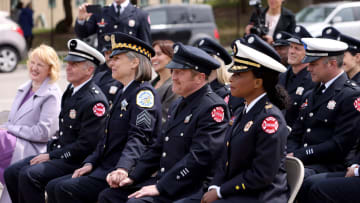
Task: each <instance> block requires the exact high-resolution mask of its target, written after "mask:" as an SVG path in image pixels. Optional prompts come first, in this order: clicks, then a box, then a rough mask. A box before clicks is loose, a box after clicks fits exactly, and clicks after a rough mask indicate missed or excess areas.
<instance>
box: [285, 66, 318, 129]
mask: <svg viewBox="0 0 360 203" xmlns="http://www.w3.org/2000/svg"><path fill="white" fill-rule="evenodd" d="M306 69H307V68H304V69H302V70H301V71H300V72H298V74H296V75H295V74H294V73H293V71H292V68H291V66H290V68H289V69H288V70H287V71H286V72H285V73H281V74H280V75H279V84H280V85H281V86H283V87H284V88H285V89H286V91H287V92H288V94H289V96H290V98H291V106H290V108H289V109H287V110H286V111H285V120H286V123H287V125H288V126H290V127H292V126H293V124H294V123H295V121H296V119H297V117H298V115H299V111H300V105H301V104H302V101H303V96H304V94H305V93H306V92H307V91H309V90H310V89H312V88H314V87H315V85H316V84H315V83H314V82H312V80H311V75H310V73H309V72H308V71H307V70H306Z"/></svg>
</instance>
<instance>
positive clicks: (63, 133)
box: [4, 39, 108, 203]
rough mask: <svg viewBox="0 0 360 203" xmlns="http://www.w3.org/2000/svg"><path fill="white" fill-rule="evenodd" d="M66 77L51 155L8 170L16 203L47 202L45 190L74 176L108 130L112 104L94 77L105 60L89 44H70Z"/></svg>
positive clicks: (32, 158) (50, 150)
mask: <svg viewBox="0 0 360 203" xmlns="http://www.w3.org/2000/svg"><path fill="white" fill-rule="evenodd" d="M68 48H69V53H68V55H67V56H66V57H65V58H64V60H65V61H68V65H67V67H66V77H67V80H68V81H69V82H70V83H71V84H69V86H68V87H67V89H66V91H65V93H64V94H63V96H62V101H61V112H60V115H59V121H60V122H59V131H60V132H59V137H58V138H57V139H52V140H50V141H49V143H48V148H47V153H44V154H39V155H38V156H32V157H28V158H25V159H23V160H22V161H19V162H17V163H15V164H13V165H11V166H10V167H9V168H7V169H6V170H5V174H4V177H5V182H6V186H7V188H8V191H9V194H10V197H11V200H12V202H37V203H42V202H45V191H44V190H45V186H46V185H47V183H48V182H49V181H50V180H52V179H54V178H57V177H60V176H64V175H66V174H70V173H72V172H73V171H74V170H75V169H77V168H79V167H80V166H81V163H82V161H83V160H84V159H85V158H86V157H87V156H88V155H89V154H90V153H91V152H92V151H94V149H95V147H96V145H97V143H98V141H99V139H100V138H101V137H103V135H104V130H105V121H106V113H107V111H108V103H107V99H106V97H105V95H104V94H103V93H102V91H101V90H100V88H99V87H98V86H96V85H95V84H94V83H93V81H92V79H91V77H92V75H93V72H94V68H95V65H99V64H102V63H104V62H105V58H104V56H103V55H102V54H101V53H100V52H98V51H97V50H96V49H94V48H92V47H90V46H89V45H87V44H86V43H85V42H82V41H80V40H77V39H72V40H69V42H68Z"/></svg>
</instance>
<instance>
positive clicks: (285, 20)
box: [245, 0, 296, 44]
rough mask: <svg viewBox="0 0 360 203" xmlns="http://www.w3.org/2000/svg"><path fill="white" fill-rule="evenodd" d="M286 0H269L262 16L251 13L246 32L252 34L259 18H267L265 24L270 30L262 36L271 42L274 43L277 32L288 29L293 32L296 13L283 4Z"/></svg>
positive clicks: (262, 11)
mask: <svg viewBox="0 0 360 203" xmlns="http://www.w3.org/2000/svg"><path fill="white" fill-rule="evenodd" d="M283 2H284V0H267V3H268V7H267V8H265V9H263V8H262V9H261V13H260V16H257V14H256V12H254V13H253V14H252V15H251V18H250V22H249V24H248V25H247V26H246V28H245V33H246V34H250V30H251V28H252V27H254V26H258V25H257V22H258V20H257V19H258V18H262V19H265V26H266V27H267V28H268V29H269V32H268V33H267V34H266V35H264V36H260V37H262V38H263V39H265V40H266V41H267V42H268V43H269V44H272V42H273V41H274V38H275V35H274V34H275V33H277V32H280V31H286V32H289V33H291V32H292V30H293V29H294V27H295V25H296V22H295V16H294V14H293V13H292V12H291V11H290V10H288V9H286V8H284V7H283V6H282V4H283Z"/></svg>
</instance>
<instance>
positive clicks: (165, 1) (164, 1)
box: [160, 0, 168, 4]
mask: <svg viewBox="0 0 360 203" xmlns="http://www.w3.org/2000/svg"><path fill="white" fill-rule="evenodd" d="M160 3H161V4H167V3H168V0H160Z"/></svg>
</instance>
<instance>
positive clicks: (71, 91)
mask: <svg viewBox="0 0 360 203" xmlns="http://www.w3.org/2000/svg"><path fill="white" fill-rule="evenodd" d="M73 92H74V87H70V89H69V96H70V97H71V96H72V94H73Z"/></svg>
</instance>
